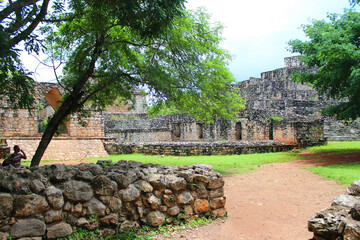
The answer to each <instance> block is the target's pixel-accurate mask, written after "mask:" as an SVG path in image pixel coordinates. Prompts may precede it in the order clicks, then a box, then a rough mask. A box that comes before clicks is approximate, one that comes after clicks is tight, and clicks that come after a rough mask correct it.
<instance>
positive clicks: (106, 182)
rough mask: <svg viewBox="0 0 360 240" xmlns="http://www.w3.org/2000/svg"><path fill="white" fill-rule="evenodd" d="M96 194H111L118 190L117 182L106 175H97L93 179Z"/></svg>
mask: <svg viewBox="0 0 360 240" xmlns="http://www.w3.org/2000/svg"><path fill="white" fill-rule="evenodd" d="M93 187H94V190H95V194H96V195H99V196H110V195H114V193H115V192H117V184H116V182H114V181H111V180H110V179H109V178H107V177H106V176H96V177H95V178H94V180H93Z"/></svg>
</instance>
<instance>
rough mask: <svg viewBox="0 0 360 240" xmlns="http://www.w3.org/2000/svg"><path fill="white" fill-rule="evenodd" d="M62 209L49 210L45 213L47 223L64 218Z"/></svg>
mask: <svg viewBox="0 0 360 240" xmlns="http://www.w3.org/2000/svg"><path fill="white" fill-rule="evenodd" d="M61 214H62V211H61V210H52V209H51V210H49V211H47V212H46V213H45V215H44V217H45V223H47V224H49V223H53V222H57V221H61V220H62V216H61Z"/></svg>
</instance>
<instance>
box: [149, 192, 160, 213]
mask: <svg viewBox="0 0 360 240" xmlns="http://www.w3.org/2000/svg"><path fill="white" fill-rule="evenodd" d="M146 201H147V202H148V203H149V204H150V208H151V209H153V210H155V209H158V208H159V206H160V204H161V200H160V199H159V198H157V197H155V196H154V195H151V196H150V197H149V198H147V199H146Z"/></svg>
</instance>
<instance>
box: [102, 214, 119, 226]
mask: <svg viewBox="0 0 360 240" xmlns="http://www.w3.org/2000/svg"><path fill="white" fill-rule="evenodd" d="M118 222H119V217H118V215H117V214H115V213H112V214H110V215H107V216H105V217H103V218H101V219H100V223H101V224H102V225H113V226H117V224H118Z"/></svg>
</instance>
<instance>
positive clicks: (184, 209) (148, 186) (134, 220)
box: [0, 161, 226, 239]
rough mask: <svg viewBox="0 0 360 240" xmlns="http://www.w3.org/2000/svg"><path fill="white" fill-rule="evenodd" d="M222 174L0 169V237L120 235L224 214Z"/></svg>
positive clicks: (133, 165) (162, 169)
mask: <svg viewBox="0 0 360 240" xmlns="http://www.w3.org/2000/svg"><path fill="white" fill-rule="evenodd" d="M223 186H224V179H223V177H222V175H221V174H219V173H216V172H214V171H213V170H212V167H211V166H209V165H203V164H197V165H193V166H178V167H171V166H162V165H156V166H155V165H153V164H142V163H140V162H135V161H130V162H127V161H119V162H118V163H116V164H112V162H111V161H101V162H100V163H99V162H98V164H80V165H76V166H65V165H51V166H43V167H36V168H27V167H24V168H19V169H16V168H12V167H11V166H8V167H2V168H0V239H6V237H8V236H11V237H12V238H20V239H21V238H24V239H26V238H28V237H39V239H41V237H42V236H46V237H47V239H55V238H59V237H65V236H68V235H70V234H71V233H72V231H73V230H74V229H77V228H85V229H88V230H93V229H97V228H99V229H100V232H101V234H103V235H111V234H115V230H116V228H118V227H119V228H120V229H122V230H127V229H129V228H133V227H138V226H139V225H143V224H147V225H150V226H153V227H157V226H159V225H162V224H165V223H172V222H173V221H175V220H179V219H196V218H198V217H203V216H208V217H209V216H214V217H221V216H224V215H225V214H226V210H225V208H224V207H225V202H226V197H225V196H224V188H223Z"/></svg>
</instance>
